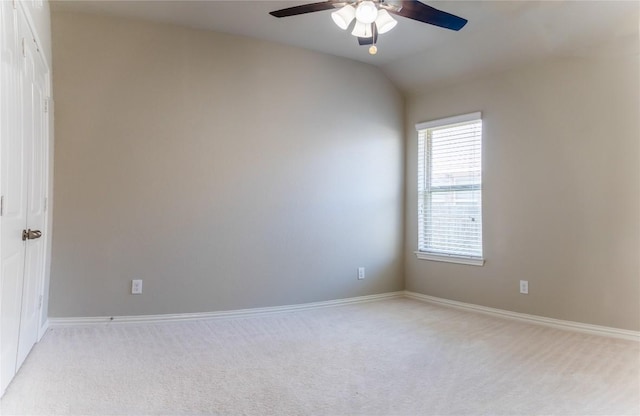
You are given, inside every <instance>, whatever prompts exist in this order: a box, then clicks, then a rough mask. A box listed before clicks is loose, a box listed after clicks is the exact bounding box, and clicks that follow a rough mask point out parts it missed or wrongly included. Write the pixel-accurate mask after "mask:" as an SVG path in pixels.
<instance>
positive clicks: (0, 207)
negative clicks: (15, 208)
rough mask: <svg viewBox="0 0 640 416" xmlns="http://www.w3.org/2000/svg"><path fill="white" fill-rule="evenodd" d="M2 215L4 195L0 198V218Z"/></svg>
mask: <svg viewBox="0 0 640 416" xmlns="http://www.w3.org/2000/svg"><path fill="white" fill-rule="evenodd" d="M3 215H4V195H2V196H0V217H1V216H3Z"/></svg>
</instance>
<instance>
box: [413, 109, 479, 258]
mask: <svg viewBox="0 0 640 416" xmlns="http://www.w3.org/2000/svg"><path fill="white" fill-rule="evenodd" d="M419 133H420V134H419V144H418V150H419V152H418V153H419V158H420V160H419V163H418V186H419V189H418V198H419V206H418V224H419V228H420V229H419V230H418V231H419V232H418V250H419V251H424V252H431V253H436V254H448V255H454V256H465V257H482V203H481V202H482V201H481V200H482V160H481V155H482V149H481V146H482V122H481V120H473V121H469V122H464V123H457V124H454V125H448V126H447V125H445V126H440V127H436V128H430V129H425V130H421V131H420V132H419Z"/></svg>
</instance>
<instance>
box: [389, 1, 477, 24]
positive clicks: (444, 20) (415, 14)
mask: <svg viewBox="0 0 640 416" xmlns="http://www.w3.org/2000/svg"><path fill="white" fill-rule="evenodd" d="M389 12H390V13H394V14H397V15H399V16H402V17H406V18H408V19H413V20H417V21H419V22H424V23H429V24H431V25H435V26H440V27H444V28H445V29H451V30H460V29H462V28H463V27H464V25H466V24H467V19H463V18H462V17H458V16H455V15H453V14H450V13H447V12H443V11H442V10H438V9H435V8H433V7H431V6H427V5H426V4H424V3H421V2H419V1H418V0H409V1H403V2H402V9H400V11H399V12H394V11H389Z"/></svg>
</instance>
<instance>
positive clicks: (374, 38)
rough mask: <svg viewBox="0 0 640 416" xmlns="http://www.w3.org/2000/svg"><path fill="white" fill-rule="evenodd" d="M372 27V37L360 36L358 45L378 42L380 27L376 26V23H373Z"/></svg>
mask: <svg viewBox="0 0 640 416" xmlns="http://www.w3.org/2000/svg"><path fill="white" fill-rule="evenodd" d="M371 29H372V33H373V36H371V37H370V38H360V37H359V38H358V45H360V46H363V45H373V44H374V43H377V42H378V27H377V26H376V24H375V23H372V24H371Z"/></svg>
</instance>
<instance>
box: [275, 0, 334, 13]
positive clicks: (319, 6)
mask: <svg viewBox="0 0 640 416" xmlns="http://www.w3.org/2000/svg"><path fill="white" fill-rule="evenodd" d="M335 3H336V1H331V0H330V1H321V2H319V3H310V4H303V5H301V6H294V7H288V8H286V9H281V10H276V11H273V12H269V14H270V15H271V16H275V17H288V16H295V15H298V14H305V13H313V12H321V11H323V10H329V9H333V8H334V7H336V6H335Z"/></svg>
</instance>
